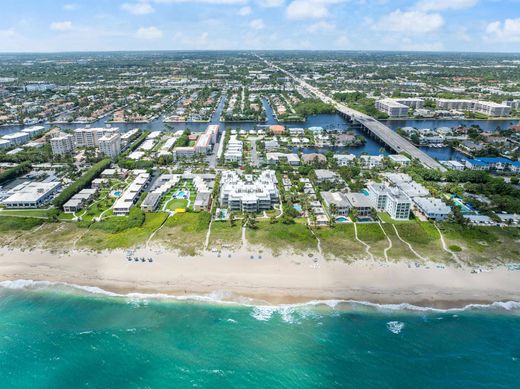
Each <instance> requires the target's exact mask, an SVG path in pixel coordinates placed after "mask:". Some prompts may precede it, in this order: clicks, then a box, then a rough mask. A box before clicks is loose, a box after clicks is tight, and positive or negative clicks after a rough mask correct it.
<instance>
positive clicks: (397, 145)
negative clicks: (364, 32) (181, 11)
mask: <svg viewBox="0 0 520 389" xmlns="http://www.w3.org/2000/svg"><path fill="white" fill-rule="evenodd" d="M257 57H258V58H259V59H261V60H262V61H264V62H265V63H266V64H267V65H269V66H271V67H273V68H275V69H277V70H279V71H281V72H283V73H285V74H286V75H287V76H289V77H290V78H292V79H293V80H294V81H295V82H296V83H298V84H300V86H301V87H302V88H305V89H307V90H308V91H309V92H311V93H312V94H313V95H315V96H316V97H318V98H319V99H320V100H321V101H323V102H324V103H328V104H332V105H334V107H336V109H337V110H338V112H339V113H340V114H341V115H343V116H346V117H347V118H348V119H349V120H351V121H352V122H354V123H359V124H361V125H362V126H363V128H364V129H365V130H366V131H367V132H368V133H370V134H371V135H372V137H374V138H375V139H377V140H378V141H379V142H380V143H382V144H383V145H385V146H386V147H388V148H390V149H392V150H393V151H395V152H396V153H405V154H408V155H409V156H410V157H412V158H413V159H418V160H419V161H420V162H421V163H422V164H423V165H424V166H426V167H429V168H431V169H438V170H441V171H446V168H445V167H444V166H442V165H441V164H440V163H439V162H438V161H436V160H435V159H433V158H432V157H430V156H429V155H428V154H426V153H425V152H424V151H421V150H419V149H418V148H417V147H415V146H414V145H413V144H412V143H410V142H409V141H408V140H407V139H405V138H403V137H402V136H401V135H399V134H398V133H397V132H395V131H392V129H390V127H388V126H386V125H384V124H383V123H381V122H380V121H378V120H376V119H374V118H373V117H371V116H369V115H366V114H364V113H362V112H359V111H356V110H355V109H352V108H350V107H348V106H346V105H345V104H342V103H339V102H337V101H336V100H334V99H332V98H330V97H329V96H327V95H326V94H325V93H323V92H322V91H320V90H319V89H318V88H316V87H314V86H312V85H310V84H309V83H307V82H305V81H304V80H302V79H300V78H298V77H296V76H294V75H293V74H292V73H290V72H288V71H287V70H285V69H282V68H281V67H279V66H277V65H275V64H273V63H271V62H269V61H266V60H264V59H263V58H261V57H260V56H257Z"/></svg>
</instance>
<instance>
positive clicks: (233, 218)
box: [229, 211, 236, 227]
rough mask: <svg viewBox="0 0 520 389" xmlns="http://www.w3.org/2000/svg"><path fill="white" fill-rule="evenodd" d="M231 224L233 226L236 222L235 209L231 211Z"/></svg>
mask: <svg viewBox="0 0 520 389" xmlns="http://www.w3.org/2000/svg"><path fill="white" fill-rule="evenodd" d="M229 224H230V225H231V227H234V226H235V224H236V218H235V212H233V211H231V212H229Z"/></svg>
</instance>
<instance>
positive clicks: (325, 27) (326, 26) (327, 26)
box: [307, 21, 336, 33]
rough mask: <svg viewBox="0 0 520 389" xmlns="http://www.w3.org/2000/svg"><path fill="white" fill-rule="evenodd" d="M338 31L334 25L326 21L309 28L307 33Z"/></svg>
mask: <svg viewBox="0 0 520 389" xmlns="http://www.w3.org/2000/svg"><path fill="white" fill-rule="evenodd" d="M335 29H336V25H335V24H334V23H329V22H326V21H321V22H316V23H314V24H311V25H310V26H309V27H307V31H309V32H313V33H314V32H327V31H334V30H335Z"/></svg>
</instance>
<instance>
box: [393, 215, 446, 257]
mask: <svg viewBox="0 0 520 389" xmlns="http://www.w3.org/2000/svg"><path fill="white" fill-rule="evenodd" d="M395 227H396V228H397V231H398V232H399V236H400V237H401V238H402V239H403V240H405V241H406V242H408V243H410V244H411V245H412V247H413V248H414V250H415V251H417V252H418V253H419V254H420V255H421V256H422V257H424V258H427V259H429V260H431V261H434V262H443V263H446V262H452V261H453V258H452V257H451V256H450V255H449V254H448V253H447V252H446V251H445V250H444V249H443V248H442V243H441V240H440V235H439V232H438V231H437V229H436V228H435V226H434V225H433V223H430V222H419V221H416V222H415V223H405V224H396V225H395Z"/></svg>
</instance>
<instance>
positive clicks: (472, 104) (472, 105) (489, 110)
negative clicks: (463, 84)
mask: <svg viewBox="0 0 520 389" xmlns="http://www.w3.org/2000/svg"><path fill="white" fill-rule="evenodd" d="M437 108H441V109H448V110H457V111H471V112H478V113H482V114H484V115H487V116H508V115H510V114H511V107H510V106H508V105H507V104H499V103H495V102H493V101H478V100H462V99H459V100H450V99H437Z"/></svg>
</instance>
